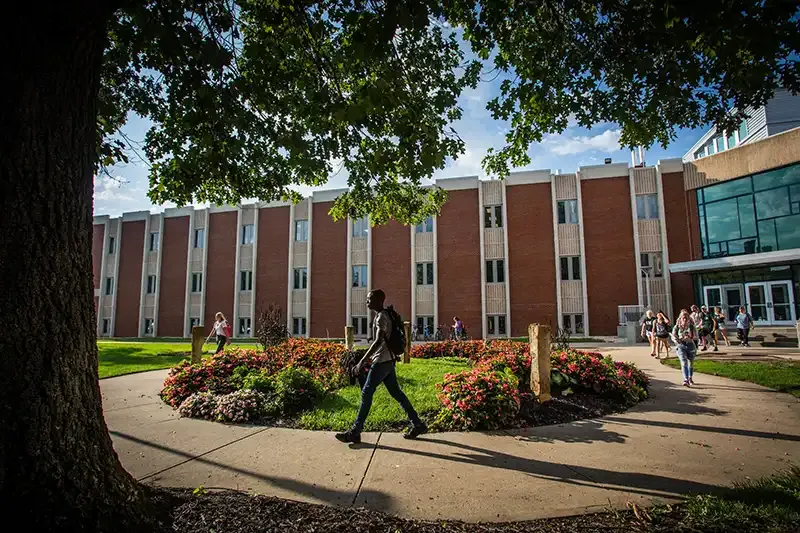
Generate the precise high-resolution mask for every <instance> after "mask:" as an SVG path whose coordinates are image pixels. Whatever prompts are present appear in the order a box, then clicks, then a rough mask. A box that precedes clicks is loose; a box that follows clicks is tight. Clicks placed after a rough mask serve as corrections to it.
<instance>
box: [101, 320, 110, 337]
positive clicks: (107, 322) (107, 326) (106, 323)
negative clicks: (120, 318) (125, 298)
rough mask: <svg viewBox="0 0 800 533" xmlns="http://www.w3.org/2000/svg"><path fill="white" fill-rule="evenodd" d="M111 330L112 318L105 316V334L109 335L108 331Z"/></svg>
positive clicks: (103, 330)
mask: <svg viewBox="0 0 800 533" xmlns="http://www.w3.org/2000/svg"><path fill="white" fill-rule="evenodd" d="M110 330H111V320H109V319H107V318H104V319H103V329H102V332H103V335H108V332H109V331H110Z"/></svg>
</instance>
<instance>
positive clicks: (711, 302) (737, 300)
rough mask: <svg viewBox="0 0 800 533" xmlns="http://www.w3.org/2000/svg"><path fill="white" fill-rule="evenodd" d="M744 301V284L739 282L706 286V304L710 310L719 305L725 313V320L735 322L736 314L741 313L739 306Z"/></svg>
mask: <svg viewBox="0 0 800 533" xmlns="http://www.w3.org/2000/svg"><path fill="white" fill-rule="evenodd" d="M743 301H744V297H743V290H742V286H741V285H739V284H731V285H710V286H708V287H705V304H706V306H707V307H708V309H709V310H712V311H713V310H714V308H715V307H719V308H720V310H722V312H723V313H725V320H726V321H727V322H728V323H731V324H732V323H733V322H734V320H735V319H736V315H737V314H739V306H741V305H742V302H743Z"/></svg>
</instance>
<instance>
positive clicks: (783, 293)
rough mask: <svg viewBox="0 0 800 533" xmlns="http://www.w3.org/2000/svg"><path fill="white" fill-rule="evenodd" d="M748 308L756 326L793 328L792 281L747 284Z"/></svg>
mask: <svg viewBox="0 0 800 533" xmlns="http://www.w3.org/2000/svg"><path fill="white" fill-rule="evenodd" d="M745 287H746V289H747V308H748V311H749V312H750V315H751V316H752V317H753V320H754V321H755V323H756V324H760V325H764V326H792V325H794V323H795V312H794V293H793V292H792V282H791V281H767V282H761V283H747V284H746V285H745Z"/></svg>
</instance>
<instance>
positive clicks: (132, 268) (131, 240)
mask: <svg viewBox="0 0 800 533" xmlns="http://www.w3.org/2000/svg"><path fill="white" fill-rule="evenodd" d="M144 228H145V221H144V220H136V221H132V222H122V237H121V242H120V243H119V254H120V256H119V272H118V275H117V279H116V285H117V286H116V291H117V312H116V317H115V326H114V335H115V336H116V337H138V336H139V298H140V297H141V294H142V254H143V253H144Z"/></svg>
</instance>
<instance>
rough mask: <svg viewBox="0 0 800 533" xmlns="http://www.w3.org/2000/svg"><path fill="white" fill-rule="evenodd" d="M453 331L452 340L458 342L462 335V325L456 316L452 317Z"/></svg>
mask: <svg viewBox="0 0 800 533" xmlns="http://www.w3.org/2000/svg"><path fill="white" fill-rule="evenodd" d="M453 331H454V332H455V338H454V339H453V340H457V341H460V340H461V336H462V335H463V334H464V323H463V322H462V321H461V319H460V318H458V317H457V316H454V317H453Z"/></svg>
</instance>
